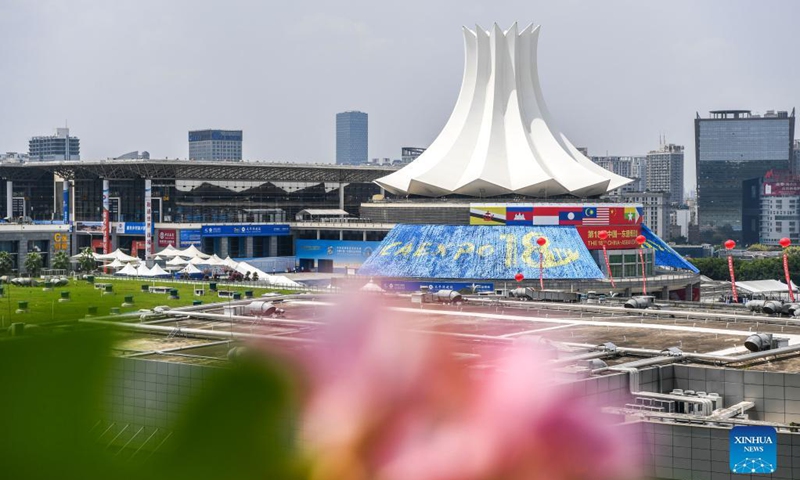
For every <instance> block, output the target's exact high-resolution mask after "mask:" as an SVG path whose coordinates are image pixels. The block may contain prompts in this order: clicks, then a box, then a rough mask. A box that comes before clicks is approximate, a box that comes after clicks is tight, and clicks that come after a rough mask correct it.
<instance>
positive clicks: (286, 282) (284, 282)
mask: <svg viewBox="0 0 800 480" xmlns="http://www.w3.org/2000/svg"><path fill="white" fill-rule="evenodd" d="M259 278H261V277H260V275H259ZM266 280H268V281H269V284H270V285H276V286H283V287H301V286H302V285H300V284H299V283H297V282H295V281H294V280H290V279H289V278H288V277H284V276H283V275H269V276H268V277H267V278H266Z"/></svg>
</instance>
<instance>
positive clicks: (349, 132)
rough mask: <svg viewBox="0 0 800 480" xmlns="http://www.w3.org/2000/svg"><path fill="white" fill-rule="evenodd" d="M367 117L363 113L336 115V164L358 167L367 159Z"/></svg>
mask: <svg viewBox="0 0 800 480" xmlns="http://www.w3.org/2000/svg"><path fill="white" fill-rule="evenodd" d="M368 123H369V120H368V115H367V114H366V113H364V112H342V113H337V114H336V163H337V164H338V165H360V164H364V163H367V157H368V143H369V141H368V138H369V127H368Z"/></svg>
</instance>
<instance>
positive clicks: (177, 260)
mask: <svg viewBox="0 0 800 480" xmlns="http://www.w3.org/2000/svg"><path fill="white" fill-rule="evenodd" d="M187 263H189V261H188V260H184V259H182V258H181V257H178V256H177V255H176V256H175V257H173V258H171V259H169V260H167V265H169V266H172V267H180V266H183V265H186V264H187Z"/></svg>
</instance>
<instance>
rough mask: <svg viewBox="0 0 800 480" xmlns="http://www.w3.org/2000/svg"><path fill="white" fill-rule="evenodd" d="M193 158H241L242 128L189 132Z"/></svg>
mask: <svg viewBox="0 0 800 480" xmlns="http://www.w3.org/2000/svg"><path fill="white" fill-rule="evenodd" d="M189 158H190V159H192V160H241V159H242V131H241V130H195V131H191V132H189Z"/></svg>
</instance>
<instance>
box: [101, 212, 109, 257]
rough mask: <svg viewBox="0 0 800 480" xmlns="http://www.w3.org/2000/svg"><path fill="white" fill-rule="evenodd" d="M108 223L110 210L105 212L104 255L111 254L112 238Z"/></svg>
mask: <svg viewBox="0 0 800 480" xmlns="http://www.w3.org/2000/svg"><path fill="white" fill-rule="evenodd" d="M110 228H111V226H110V225H109V223H108V210H103V253H111V236H110V235H109V234H110V232H109V229H110Z"/></svg>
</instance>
